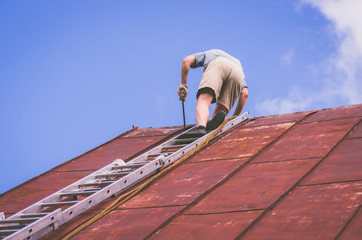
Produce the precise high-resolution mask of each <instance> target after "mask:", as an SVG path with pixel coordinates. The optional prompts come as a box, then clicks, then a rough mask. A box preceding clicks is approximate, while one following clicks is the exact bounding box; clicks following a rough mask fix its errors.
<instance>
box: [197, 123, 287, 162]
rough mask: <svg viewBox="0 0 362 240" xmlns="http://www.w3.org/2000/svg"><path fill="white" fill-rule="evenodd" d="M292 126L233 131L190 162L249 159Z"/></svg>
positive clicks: (258, 127)
mask: <svg viewBox="0 0 362 240" xmlns="http://www.w3.org/2000/svg"><path fill="white" fill-rule="evenodd" d="M292 125H293V123H280V124H275V125H267V126H257V127H251V128H238V129H235V130H234V131H231V132H230V133H229V134H227V135H226V136H225V137H223V138H221V139H220V140H218V141H217V142H215V143H214V144H211V145H210V146H208V147H207V148H205V150H204V151H202V152H200V153H199V154H197V155H195V157H194V158H193V159H192V160H190V161H192V162H197V161H205V160H217V159H235V158H239V159H240V158H248V157H251V156H252V155H254V154H255V153H257V152H259V151H260V150H261V149H262V148H263V147H264V146H265V145H267V144H269V143H270V142H272V141H273V140H274V139H275V138H277V137H278V136H280V135H281V134H282V133H283V132H284V131H286V130H287V129H288V128H290V127H291V126H292Z"/></svg>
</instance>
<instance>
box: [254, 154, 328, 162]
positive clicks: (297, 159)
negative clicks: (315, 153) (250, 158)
mask: <svg viewBox="0 0 362 240" xmlns="http://www.w3.org/2000/svg"><path fill="white" fill-rule="evenodd" d="M317 158H323V156H320V157H309V158H292V159H285V160H274V161H263V162H255V163H250V164H261V163H275V162H289V161H306V160H310V159H317Z"/></svg>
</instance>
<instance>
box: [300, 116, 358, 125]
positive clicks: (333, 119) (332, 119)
mask: <svg viewBox="0 0 362 240" xmlns="http://www.w3.org/2000/svg"><path fill="white" fill-rule="evenodd" d="M361 117H362V116H352V117H344V118H343V117H342V118H331V119H326V120H318V121H310V122H303V123H300V124H308V123H319V122H329V121H335V120H341V119H354V118H361Z"/></svg>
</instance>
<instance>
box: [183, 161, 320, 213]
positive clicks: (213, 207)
mask: <svg viewBox="0 0 362 240" xmlns="http://www.w3.org/2000/svg"><path fill="white" fill-rule="evenodd" d="M316 163H317V160H316V159H311V160H303V161H297V160H296V161H287V162H272V163H261V164H250V165H248V166H246V167H245V168H243V169H242V170H241V171H240V172H238V173H237V174H235V175H234V176H233V177H231V178H230V179H229V180H228V181H226V182H225V183H224V184H222V185H221V186H220V187H218V188H217V189H215V190H214V191H213V192H211V193H210V194H208V195H206V197H204V198H203V199H202V200H201V201H200V202H199V203H198V204H196V205H195V206H193V207H192V208H191V209H189V210H188V211H187V212H186V213H188V214H191V213H192V214H200V213H202V214H205V213H218V212H230V211H241V210H255V209H265V208H267V207H268V206H269V205H270V204H272V203H273V202H275V201H276V200H277V199H278V198H279V197H280V196H281V195H283V194H284V193H285V192H286V191H287V190H288V189H290V188H291V187H292V186H293V185H294V184H295V183H296V182H297V181H298V180H300V178H301V177H303V176H304V175H305V174H306V173H307V172H308V171H309V170H310V169H311V168H312V167H313V166H314V165H315V164H316Z"/></svg>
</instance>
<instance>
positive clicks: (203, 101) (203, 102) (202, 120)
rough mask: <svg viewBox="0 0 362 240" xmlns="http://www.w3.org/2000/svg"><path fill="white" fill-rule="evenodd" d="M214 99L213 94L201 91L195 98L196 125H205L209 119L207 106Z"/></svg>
mask: <svg viewBox="0 0 362 240" xmlns="http://www.w3.org/2000/svg"><path fill="white" fill-rule="evenodd" d="M213 99H214V96H213V95H212V94H210V93H206V92H204V93H201V94H200V95H199V97H198V98H197V104H196V114H195V115H196V123H197V126H204V127H206V124H207V121H208V120H209V115H210V112H209V107H210V104H211V102H212V100H213Z"/></svg>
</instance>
